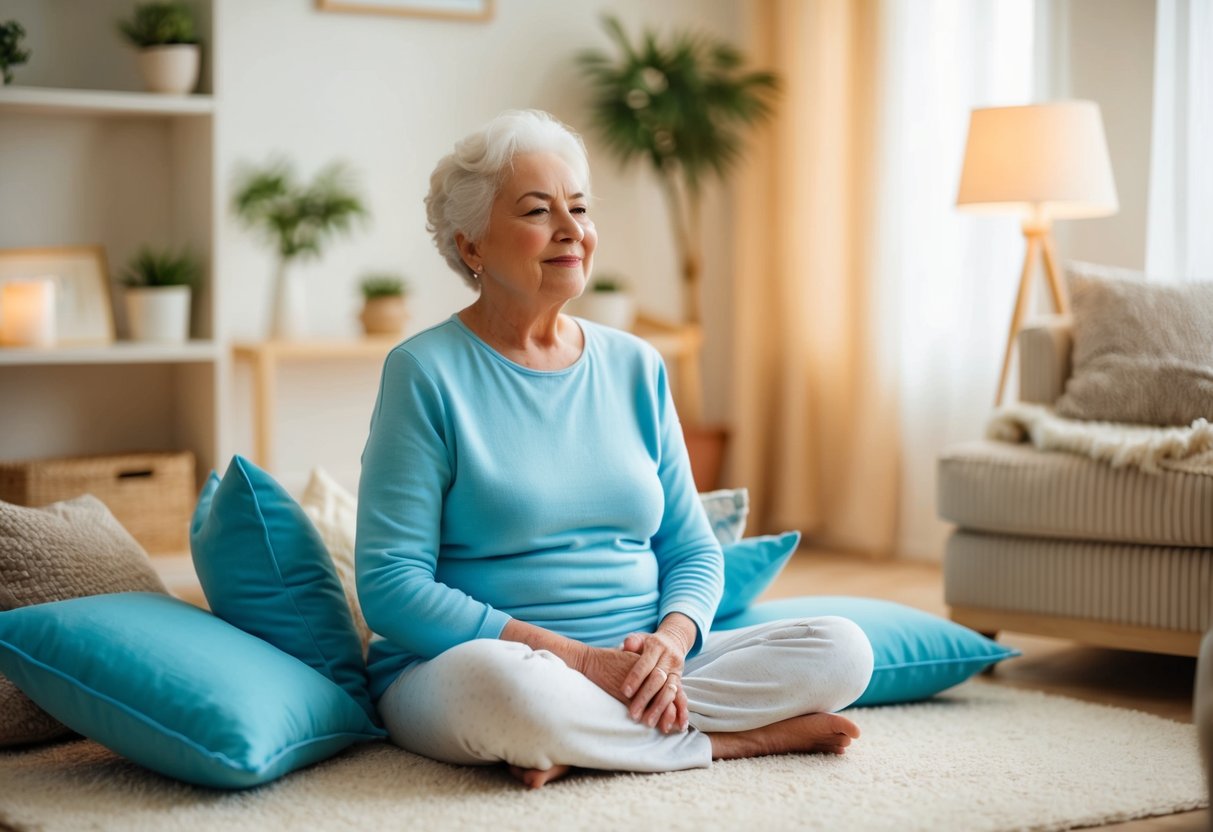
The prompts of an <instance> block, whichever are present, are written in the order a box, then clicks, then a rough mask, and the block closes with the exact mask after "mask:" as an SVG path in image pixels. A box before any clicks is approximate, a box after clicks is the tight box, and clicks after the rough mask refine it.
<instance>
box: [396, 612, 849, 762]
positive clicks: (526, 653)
mask: <svg viewBox="0 0 1213 832" xmlns="http://www.w3.org/2000/svg"><path fill="white" fill-rule="evenodd" d="M871 675H872V646H871V644H870V643H869V642H868V639H867V636H865V635H864V634H863V631H862V630H860V629H859V627H858V626H856V625H855V624H854V623H852V622H851V621H848V620H847V619H845V618H836V617H832V616H825V617H820V618H807V619H787V620H784V621H773V622H770V623H767V624H756V625H754V626H752V627H745V628H742V629H739V630H726V631H723V632H719V633H709V634H708V636H707V638H706V639H705V641H704V646H703V650H702V651H701V652H700V653H699V654H698V655H697V656H695V658H693V659H690V660H688V661H687V663H686V667H685V669H684V672H683V677H682V687H683V690H685V691H686V695H687V703H688V706H689V711H690V725H691V727H690V729H689V730H688V731H687V732H686V733H678V732H675V733H672V734H664V733H662V732H661V731H659V730H658V729H656V728H650V727H648V726H647V725H644V724H642V723H639V722H635V721H633V720H632V719H631V717H630V716H629V715H628V712H627V706H626V705H624V704H623V703H622V702H619V701H618V700H616V699H615V698H613V697H612V696H611V695H610V694H608V693H607V692H606V691H604V690H602V688H600V687H598V686H597V685H595V684H594V683H593V682H591V681H590V680H589V679H588V678H586V677H585V676H583V675H582V674H580V673H578V672H577V671H576V670H573V669H571V668H570V667H568V665H566V664H565V663H564V662H563V661H561V660H560V659H559V658H558V657H557V656H555V655H554V654H552V653H550V652H548V651H546V650H532V649H531V648H530V647H527V646H526V645H524V644H519V643H517V642H512V641H499V640H496V639H480V640H476V641H469V642H465V643H463V644H460V645H458V646H456V647H452V648H451V649H450V650H447V651H446V652H445V653H442V654H441V655H439V656H436V657H435V658H433V659H431V660H430V661H427V662H422V663H421V664H418V665H414V666H413V667H411V668H409V669H408V670H406V671H404V672H403V673H401V674H400V676H399V677H398V678H397V679H396V681H395V682H393V683H392V685H391V687H389V688H388V689H387V691H386V692H385V693H384V695H383V697H382V698H381V699H380V701H379V713H380V714H381V715H382V717H383V721H384V723H385V724H386V726H387V729H388V732H389V734H390V736H391V739H392V741H393V742H394V743H396V744H397V745H399V746H400V747H402V748H405V749H407V750H409V751H413V752H415V753H417V754H422V755H424V756H426V757H430V758H433V759H435V760H442V761H443V762H448V763H457V764H465V765H484V764H489V763H497V762H507V763H511V764H513V765H517V766H521V767H523V768H538V769H546V768H551V767H552V766H554V765H557V764H564V765H573V766H581V767H585V768H597V769H613V770H622V771H675V770H678V769H685V768H703V767H706V766H708V765H711V762H712V745H711V741H710V739H709V738H708V737H707V736H706V733H705V732H728V731H745V730H749V729H751V728H758V727H761V726H763V725H770V724H771V723H773V722H778V721H780V720H783V719H789V718H791V717H794V716H800V715H802V714H811V713H825V712H833V711H837V710H840V709H842V708H845V707H846V706H847V705H849V704H851V703H852V702H854V701H855V700H856V699H858V698H859V696H860V695H861V694H862V693H863V691H864V689H865V688H866V687H867V685H868V681H869V679H870V678H871Z"/></svg>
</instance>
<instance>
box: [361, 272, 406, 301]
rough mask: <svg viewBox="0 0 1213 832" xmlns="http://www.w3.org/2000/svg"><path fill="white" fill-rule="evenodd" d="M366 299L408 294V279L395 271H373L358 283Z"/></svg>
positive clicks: (396, 296)
mask: <svg viewBox="0 0 1213 832" xmlns="http://www.w3.org/2000/svg"><path fill="white" fill-rule="evenodd" d="M358 288H359V289H360V290H361V291H362V297H363V298H364V299H365V300H375V299H376V298H398V297H404V296H405V295H407V294H408V288H409V286H408V281H406V280H405V279H404V278H403V277H401V276H400V275H398V274H395V273H393V272H371V273H368V274H366V275H364V276H363V278H362V281H361V282H360V283H359V284H358Z"/></svg>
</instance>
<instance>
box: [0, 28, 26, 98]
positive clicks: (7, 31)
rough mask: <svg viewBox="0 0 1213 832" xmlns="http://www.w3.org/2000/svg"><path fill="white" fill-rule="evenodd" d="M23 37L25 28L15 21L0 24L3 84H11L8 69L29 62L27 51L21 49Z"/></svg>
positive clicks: (11, 73)
mask: <svg viewBox="0 0 1213 832" xmlns="http://www.w3.org/2000/svg"><path fill="white" fill-rule="evenodd" d="M24 37H25V27H24V26H22V25H21V24H20V23H18V22H17V21H15V20H9V21H7V22H5V23H0V74H3V76H4V83H5V84H11V83H13V72H12V69H11V68H10V67H14V66H18V65H19V64H23V63H25V62H26V61H28V60H29V50H28V49H22V48H21V39H22V38H24Z"/></svg>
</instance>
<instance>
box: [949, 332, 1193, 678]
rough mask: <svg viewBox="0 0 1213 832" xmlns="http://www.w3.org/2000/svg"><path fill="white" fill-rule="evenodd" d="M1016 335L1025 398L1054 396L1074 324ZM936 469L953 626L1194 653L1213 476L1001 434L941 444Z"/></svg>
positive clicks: (1066, 361)
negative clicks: (948, 527)
mask: <svg viewBox="0 0 1213 832" xmlns="http://www.w3.org/2000/svg"><path fill="white" fill-rule="evenodd" d="M1018 344H1019V355H1020V391H1021V395H1020V397H1021V399H1023V400H1025V401H1031V402H1036V403H1044V404H1051V403H1052V402H1053V401H1054V400H1056V398H1057V397H1058V396H1060V395H1061V393H1062V391H1063V390H1064V388H1065V382H1066V379H1067V376H1068V374H1069V368H1070V356H1069V353H1070V349H1071V344H1072V337H1071V333H1070V330H1069V327H1068V324H1067V322H1066V321H1065V319H1059V318H1051V319H1048V320H1047V321H1045V322H1043V323H1041V324H1039V325H1035V326H1031V327H1028V328H1026V329H1025V330H1024V331H1023V332H1021V333H1020V336H1019V341H1018ZM938 474H939V476H938V511H939V515H940V517H941V518H943V519H944V520H947V521H950V522H952V523H955V524H956V526H957V528H956V530H955V531H954V532H953V534H952V536H951V538H950V539H949V541H948V545H947V550H946V553H945V557H944V595H945V600H946V601H947V603H948V604H949V606H951V607H952V610H953V618H955V619H956V620H957V621H959V622H961V623H966V624H969V625H970V626H974V627H975V628H977V629H980V630H983V631H985V632H987V633H991V632H995V631H997V630H999V629H1015V630H1022V631H1025V632H1038V633H1042V634H1046V635H1063V636H1067V637H1071V638H1074V639H1076V640H1080V641H1089V642H1091V643H1097V644H1102V645H1105V646H1123V647H1128V648H1131V649H1157V650H1159V651H1160V652H1169V653H1176V652H1178V653H1185V654H1190V655H1195V654H1196V652H1197V647H1198V645H1199V640H1200V635H1201V634H1202V633H1204V632H1206V631H1208V630H1210V629H1213V477H1209V476H1202V475H1200V474H1195V473H1186V472H1182V471H1174V470H1170V471H1164V472H1162V473H1158V474H1147V473H1145V472H1143V471H1141V470H1139V469H1137V468H1133V467H1128V466H1126V467H1122V468H1113V467H1112V466H1110V465H1107V464H1105V463H1103V462H1099V461H1096V460H1093V459H1090V458H1087V457H1085V456H1080V455H1078V454H1071V453H1065V452H1061V451H1041V450H1037V449H1036V448H1034V447H1033V446H1032V445H1030V444H1011V443H1006V442H998V441H993V440H980V441H975V442H967V443H964V444H960V445H956V446H953V447H951V448H948V449H946V450H945V451H944V453H943V454H942V455H941V456H940V459H939V468H938ZM1068 625H1069V629H1067V626H1068ZM1155 637H1156V641H1155V640H1154V639H1155Z"/></svg>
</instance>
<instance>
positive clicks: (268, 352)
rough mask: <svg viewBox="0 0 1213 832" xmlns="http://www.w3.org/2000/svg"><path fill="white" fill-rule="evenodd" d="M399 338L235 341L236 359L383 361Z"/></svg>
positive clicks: (233, 348)
mask: <svg viewBox="0 0 1213 832" xmlns="http://www.w3.org/2000/svg"><path fill="white" fill-rule="evenodd" d="M401 340H402V339H401V338H398V337H396V336H388V337H386V338H384V337H367V338H340V339H339V338H332V339H300V340H294V341H238V342H236V343H235V344H232V352H233V353H234V354H235V356H236V358H240V359H246V360H273V361H291V360H298V361H306V360H315V359H324V358H386V357H387V354H388V353H389V352H390V351H391V349H392V347H394V346H396V345H397V344H399V343H400V341H401Z"/></svg>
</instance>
